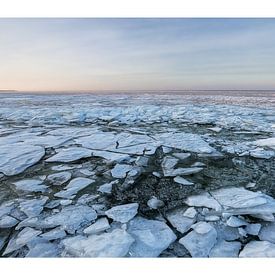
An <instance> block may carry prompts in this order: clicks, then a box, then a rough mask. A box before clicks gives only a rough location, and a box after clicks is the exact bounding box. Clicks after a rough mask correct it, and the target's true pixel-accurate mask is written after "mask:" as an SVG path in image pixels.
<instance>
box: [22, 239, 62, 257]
mask: <svg viewBox="0 0 275 275" xmlns="http://www.w3.org/2000/svg"><path fill="white" fill-rule="evenodd" d="M59 254H60V249H59V248H58V246H57V245H56V244H54V243H50V242H40V243H37V244H35V245H34V246H33V247H32V248H31V249H30V250H29V252H28V253H27V254H26V258H56V257H58V256H59Z"/></svg>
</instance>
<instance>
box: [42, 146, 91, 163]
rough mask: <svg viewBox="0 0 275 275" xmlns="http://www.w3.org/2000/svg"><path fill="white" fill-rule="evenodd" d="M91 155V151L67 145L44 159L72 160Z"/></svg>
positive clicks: (53, 160) (50, 160) (56, 160)
mask: <svg viewBox="0 0 275 275" xmlns="http://www.w3.org/2000/svg"><path fill="white" fill-rule="evenodd" d="M91 156H92V151H91V150H89V149H86V148H82V147H69V148H65V149H59V150H57V154H56V155H54V156H52V157H50V158H48V159H46V162H72V161H76V160H79V159H82V158H88V157H91Z"/></svg>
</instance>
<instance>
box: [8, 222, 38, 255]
mask: <svg viewBox="0 0 275 275" xmlns="http://www.w3.org/2000/svg"><path fill="white" fill-rule="evenodd" d="M41 233H42V232H41V231H40V230H35V229H33V228H30V227H26V228H24V229H23V230H22V231H20V232H19V233H18V235H17V236H14V237H13V238H12V239H10V241H9V243H8V245H7V247H6V250H5V252H4V253H3V255H6V254H9V253H11V252H13V251H15V250H18V249H20V248H21V247H22V246H24V245H26V244H27V243H28V242H30V241H32V240H33V239H34V238H36V237H37V236H38V235H40V234H41Z"/></svg>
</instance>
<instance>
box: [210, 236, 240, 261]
mask: <svg viewBox="0 0 275 275" xmlns="http://www.w3.org/2000/svg"><path fill="white" fill-rule="evenodd" d="M241 246H242V245H241V243H240V242H227V241H223V240H222V241H219V242H218V243H217V244H216V245H215V246H214V247H213V248H212V249H211V252H210V254H209V257H212V258H213V257H217V258H222V257H227V258H237V257H238V256H239V251H240V249H241Z"/></svg>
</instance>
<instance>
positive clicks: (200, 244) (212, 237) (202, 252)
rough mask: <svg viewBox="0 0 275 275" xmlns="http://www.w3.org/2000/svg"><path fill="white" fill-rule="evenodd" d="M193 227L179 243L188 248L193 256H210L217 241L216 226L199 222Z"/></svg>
mask: <svg viewBox="0 0 275 275" xmlns="http://www.w3.org/2000/svg"><path fill="white" fill-rule="evenodd" d="M193 229H194V230H193V231H191V232H190V233H188V234H187V235H186V236H185V237H183V238H181V239H180V240H179V243H180V244H182V245H184V246H185V247H186V248H187V250H188V251H189V252H190V254H191V255H192V257H208V256H209V254H210V251H211V249H212V248H213V247H214V245H215V244H216V241H217V232H216V230H215V228H214V227H213V226H211V225H210V224H208V223H206V222H199V223H197V224H195V226H193Z"/></svg>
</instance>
